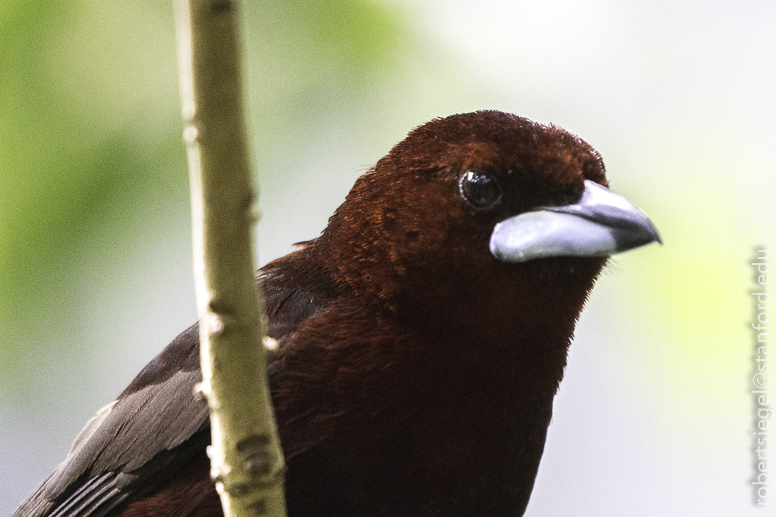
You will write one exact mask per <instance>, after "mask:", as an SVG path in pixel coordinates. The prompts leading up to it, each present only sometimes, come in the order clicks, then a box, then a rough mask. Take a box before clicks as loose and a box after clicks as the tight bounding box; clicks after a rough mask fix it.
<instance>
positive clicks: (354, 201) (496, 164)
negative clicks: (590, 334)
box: [319, 111, 659, 342]
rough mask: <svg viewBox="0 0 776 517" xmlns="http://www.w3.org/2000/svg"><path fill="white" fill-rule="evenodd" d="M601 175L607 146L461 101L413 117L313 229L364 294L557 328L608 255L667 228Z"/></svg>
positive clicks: (469, 319) (454, 317)
mask: <svg viewBox="0 0 776 517" xmlns="http://www.w3.org/2000/svg"><path fill="white" fill-rule="evenodd" d="M607 186H608V181H607V178H606V173H605V170H604V165H603V161H602V159H601V156H600V155H599V154H598V153H597V152H596V151H595V150H594V149H593V148H592V147H591V146H590V145H589V144H587V143H586V142H584V141H583V140H581V139H579V138H577V137H576V136H574V135H572V134H570V133H568V132H566V131H564V130H563V129H560V128H558V127H555V126H551V125H549V126H547V125H541V124H537V123H535V122H532V121H530V120H527V119H525V118H521V117H518V116H515V115H510V114H506V113H502V112H497V111H478V112H475V113H467V114H462V115H454V116H451V117H447V118H443V119H435V120H433V121H431V122H429V123H427V124H425V125H423V126H420V127H418V128H417V129H415V130H414V131H412V132H411V133H410V134H409V135H408V136H407V138H406V139H405V140H403V141H402V142H400V143H399V144H397V145H396V146H395V147H394V148H393V149H392V150H391V152H390V153H389V154H388V155H387V156H385V157H384V158H382V159H381V160H380V161H379V162H378V163H377V165H376V166H375V167H374V168H373V169H372V170H370V171H369V172H368V173H366V174H365V175H364V176H362V177H361V178H359V179H358V181H357V182H356V184H355V185H354V187H353V189H352V190H351V191H350V194H349V195H348V197H347V199H346V201H345V203H343V205H342V206H340V208H339V209H338V210H337V211H336V213H335V214H334V215H333V216H332V218H331V219H330V221H329V226H328V228H327V229H326V231H325V232H324V234H323V235H322V238H321V239H319V241H320V245H321V247H322V248H323V249H325V250H326V253H327V255H328V256H329V257H330V264H333V265H334V270H333V271H332V276H333V277H334V279H335V281H336V282H337V283H338V284H340V285H344V286H347V289H348V290H350V291H351V292H352V293H354V294H355V295H356V296H358V297H360V298H362V300H363V303H377V304H380V305H381V306H382V307H384V308H385V309H387V310H390V311H394V312H397V313H400V314H401V313H405V314H415V315H418V314H420V315H424V314H425V315H432V314H433V315H435V317H437V318H441V319H442V320H444V321H440V325H442V326H445V327H447V328H449V327H450V326H451V325H452V326H453V327H459V326H463V327H466V326H467V325H468V326H469V328H476V329H477V330H476V331H477V332H478V334H483V333H485V334H487V333H488V332H491V330H487V329H483V327H489V328H490V327H494V326H495V327H498V326H499V325H496V320H497V319H499V318H512V319H513V320H517V319H519V320H520V321H521V322H522V323H515V325H518V326H519V325H522V327H521V331H523V332H525V331H526V329H528V330H530V328H531V321H546V320H547V318H550V317H552V318H556V319H558V322H559V324H560V325H561V326H562V327H564V328H562V329H559V331H560V334H559V335H562V333H563V332H566V331H567V330H568V328H567V327H568V325H571V328H572V330H573V325H574V323H575V321H576V318H577V317H578V314H579V312H580V310H581V308H582V305H583V304H584V301H585V299H586V296H587V294H588V292H589V290H590V289H591V288H592V285H593V282H594V281H595V278H596V277H597V275H598V274H599V272H600V271H601V269H602V267H603V266H604V264H605V262H606V260H607V257H608V256H610V255H612V254H614V253H618V252H621V251H625V250H628V249H631V248H634V247H636V246H641V245H643V244H647V243H650V242H653V241H658V242H659V237H658V234H657V231H656V230H655V228H654V226H653V225H652V223H651V222H650V221H649V219H648V218H647V217H646V215H645V214H644V213H643V212H641V211H640V210H639V209H638V208H636V207H635V206H633V205H632V204H631V203H630V202H628V201H627V200H625V199H624V198H623V197H621V196H618V195H617V194H614V193H613V192H611V191H610V190H608V188H607ZM550 315H552V316H550ZM561 320H562V321H561ZM485 321H487V323H486V324H483V322H485ZM507 321H508V320H507ZM553 321H554V320H553ZM504 326H505V325H504V324H502V325H500V327H504ZM506 326H509V325H508V324H507V325H506ZM514 330H515V329H512V331H514ZM491 333H492V335H491V336H489V338H490V339H491V340H495V341H497V342H498V341H501V340H504V339H508V337H507V334H504V335H502V333H501V332H500V331H499V330H498V329H495V330H493V331H492V332H491ZM511 334H513V332H512V333H511ZM511 334H510V335H511ZM566 335H570V332H567V333H566Z"/></svg>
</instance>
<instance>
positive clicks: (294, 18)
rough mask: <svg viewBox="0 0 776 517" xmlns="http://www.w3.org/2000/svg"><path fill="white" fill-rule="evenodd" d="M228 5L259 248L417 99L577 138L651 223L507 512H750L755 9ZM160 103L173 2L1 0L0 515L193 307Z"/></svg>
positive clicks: (769, 37)
mask: <svg viewBox="0 0 776 517" xmlns="http://www.w3.org/2000/svg"><path fill="white" fill-rule="evenodd" d="M245 14H246V16H245V22H246V34H247V42H248V44H247V52H246V54H247V61H248V63H249V73H248V78H247V82H248V87H249V93H250V120H251V125H252V129H251V130H252V133H253V134H252V141H253V142H254V146H255V163H256V170H257V179H258V181H259V182H260V185H261V198H260V206H261V210H262V212H263V214H264V217H263V220H262V222H261V224H260V225H259V227H258V230H257V236H258V239H257V241H258V242H257V249H258V257H259V262H260V263H261V264H263V263H266V262H267V261H269V260H271V259H273V258H275V257H278V256H280V255H283V254H285V253H287V252H288V251H289V250H290V249H291V244H292V243H294V242H297V241H301V240H305V239H310V238H313V237H315V236H316V235H317V234H318V233H319V232H320V231H321V230H322V229H323V228H324V226H325V225H326V220H327V217H328V216H329V215H330V214H331V213H332V212H333V210H334V209H335V208H336V207H337V206H338V205H339V203H341V202H342V200H343V199H344V197H345V195H346V194H347V192H348V189H349V187H350V185H352V183H353V181H354V180H355V178H356V177H357V176H358V175H359V174H361V173H362V172H363V171H365V170H366V169H367V168H368V167H369V166H371V165H372V164H373V163H374V162H375V161H376V160H377V159H379V158H380V157H381V156H382V155H383V154H385V153H386V152H387V151H388V150H389V149H390V147H391V146H392V145H393V144H394V143H396V142H398V141H399V140H401V139H402V138H403V136H404V135H405V134H406V133H407V131H408V130H410V129H411V128H413V127H414V126H417V125H419V124H422V123H423V122H426V121H428V120H429V119H431V118H433V117H438V116H445V115H449V114H452V113H459V112H466V111H473V110H476V109H485V108H487V109H500V110H504V111H509V112H514V113H517V114H519V115H523V116H526V117H528V118H531V119H534V120H537V121H540V122H552V123H555V124H558V125H560V126H562V127H564V128H566V129H568V130H570V131H572V132H574V133H577V134H579V135H580V136H581V137H582V138H584V139H585V140H587V141H588V142H590V143H591V144H592V145H593V146H594V147H596V148H597V149H598V150H599V151H600V152H601V153H602V155H603V156H604V159H605V162H606V164H607V168H608V171H609V176H610V178H611V180H612V188H613V189H614V190H615V191H617V192H618V193H621V194H623V195H625V196H626V197H628V198H629V199H630V200H631V201H633V202H634V203H635V204H637V205H638V206H640V207H641V208H643V209H644V210H645V211H646V212H647V213H648V214H649V215H650V216H651V217H652V219H653V221H654V222H655V223H656V224H657V226H658V228H659V229H660V231H661V233H662V236H663V238H664V242H665V245H664V246H663V247H658V246H655V245H653V246H650V247H648V248H645V249H643V250H639V251H637V252H633V253H628V254H624V255H621V256H618V257H617V259H616V260H615V261H613V263H612V265H611V266H610V267H609V269H608V270H607V273H606V274H605V275H604V276H603V277H602V278H601V280H600V281H599V284H598V286H597V288H596V290H595V292H594V294H593V296H592V298H591V300H590V303H589V305H588V308H587V310H586V312H585V313H584V315H583V317H582V320H581V322H580V325H579V327H578V330H577V338H576V342H575V343H574V346H573V347H572V351H571V356H570V361H569V367H568V369H567V375H566V379H565V381H564V383H563V385H562V387H561V390H560V393H559V395H558V398H557V401H556V406H555V417H554V421H553V424H552V425H551V427H550V433H549V438H548V444H547V448H546V453H545V456H544V459H543V462H542V466H541V468H540V473H539V478H538V480H537V484H536V488H535V490H534V494H533V497H532V499H531V503H530V505H529V509H528V513H527V515H528V516H533V517H539V516H562V515H574V516H588V515H589V516H600V515H633V516H654V515H681V516H685V515H703V516H730V515H737V516H741V515H748V514H749V513H750V512H751V513H752V514H753V515H754V512H756V511H757V510H756V509H755V507H754V506H752V501H753V491H752V490H751V485H750V484H749V483H750V481H751V478H752V475H753V472H754V470H753V463H754V460H753V455H752V450H751V447H752V444H753V442H752V440H751V438H752V432H753V431H754V411H753V400H752V396H751V395H750V394H749V391H750V390H751V389H752V388H751V387H750V386H751V376H752V373H753V365H754V362H753V359H752V355H753V352H754V344H753V339H754V338H753V333H752V331H751V330H748V328H749V324H750V323H751V322H752V321H754V320H753V318H754V316H753V314H754V305H753V303H752V297H751V296H750V295H749V293H750V292H751V291H752V290H754V280H753V277H754V272H753V268H752V267H751V266H750V265H749V264H750V263H751V262H753V261H754V260H753V258H754V252H755V249H757V248H759V249H763V248H766V249H769V250H770V251H771V252H774V251H776V248H774V245H776V239H775V237H776V231H775V230H774V221H776V208H774V205H775V203H774V194H776V180H775V179H774V178H775V177H776V175H774V172H775V171H774V167H776V145H774V138H775V137H776V101H774V91H776V68H775V67H774V65H773V63H774V57H776V31H774V29H773V27H774V24H775V22H776V4H774V3H773V2H772V1H769V0H752V1H747V2H737V3H734V2H730V1H720V0H704V1H700V0H697V1H693V0H672V1H670V2H668V1H646V0H632V1H625V2H623V1H616V0H582V1H573V0H550V1H547V0H545V1H542V0H526V1H521V2H514V1H504V0H502V1H496V0H480V1H479V2H476V5H475V3H474V2H460V1H450V0H447V1H442V0H416V1H414V2H410V1H409V0H403V1H402V0H383V1H362V0H334V1H332V2H312V1H301V0H292V1H288V0H287V1H284V2H281V1H249V2H247V8H246V13H245ZM179 111H180V108H179V98H178V86H177V68H176V49H175V37H174V26H173V19H172V6H171V5H170V3H169V2H152V1H147V0H145V1H135V2H119V1H115V0H114V1H102V2H88V1H84V0H81V1H78V0H61V1H57V0H54V1H49V2H31V1H28V0H26V1H22V0H3V2H2V3H0V514H2V515H7V514H9V513H10V512H11V511H12V510H13V509H14V508H15V507H16V505H18V504H19V503H20V502H21V500H22V499H23V498H24V497H25V496H26V495H28V493H29V492H31V491H32V490H33V489H34V488H35V486H36V485H37V484H38V483H39V482H40V481H41V480H42V479H43V478H44V477H45V476H46V475H48V473H49V472H50V471H51V469H52V468H53V467H54V466H55V465H56V464H57V463H58V462H59V461H60V460H61V459H62V458H64V456H65V454H66V452H67V449H68V447H69V444H70V442H71V440H72V439H73V438H74V436H75V435H76V433H77V432H78V430H79V429H80V428H81V426H82V425H83V423H84V422H85V421H86V420H87V419H88V418H89V417H90V416H91V415H92V414H93V413H94V412H95V411H96V410H97V409H98V408H99V407H101V406H102V405H104V404H106V403H108V402H110V401H111V400H113V398H114V397H115V396H116V395H117V394H118V393H119V392H120V391H121V390H122V389H123V387H124V386H125V385H126V384H127V383H128V382H129V381H130V380H131V378H132V377H133V376H134V374H135V373H136V372H137V371H139V370H140V369H141V368H142V367H143V365H145V363H146V362H147V361H148V360H149V359H151V358H152V357H153V356H154V355H156V353H158V352H159V351H160V350H161V349H162V348H163V346H164V345H165V344H166V343H168V342H169V341H170V340H171V339H172V338H174V337H175V336H176V335H177V333H178V332H180V331H181V330H183V329H185V328H186V327H187V326H188V325H190V324H191V323H193V322H194V321H195V319H196V313H195V305H194V291H193V281H192V273H191V250H190V246H191V238H190V229H189V206H188V179H187V172H186V163H185V154H184V148H183V145H182V143H181V136H180V135H181V122H180V116H179ZM774 272H776V269H774ZM771 424H776V420H774V419H771ZM771 477H772V479H773V480H774V484H776V474H774V475H773V476H771ZM771 493H772V494H773V496H772V499H771V507H772V506H774V505H776V486H774V487H773V490H771ZM761 513H762V512H761Z"/></svg>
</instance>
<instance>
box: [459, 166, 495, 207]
mask: <svg viewBox="0 0 776 517" xmlns="http://www.w3.org/2000/svg"><path fill="white" fill-rule="evenodd" d="M458 190H459V192H460V193H461V196H463V198H464V199H465V200H466V201H468V202H469V204H470V205H472V206H473V207H474V208H475V209H477V210H485V209H488V208H493V207H494V206H495V205H496V204H497V203H498V202H499V201H501V186H500V185H499V184H498V181H497V180H496V178H494V177H493V176H488V175H487V174H484V173H482V172H480V171H478V170H469V171H466V172H464V173H463V176H461V180H460V181H459V182H458Z"/></svg>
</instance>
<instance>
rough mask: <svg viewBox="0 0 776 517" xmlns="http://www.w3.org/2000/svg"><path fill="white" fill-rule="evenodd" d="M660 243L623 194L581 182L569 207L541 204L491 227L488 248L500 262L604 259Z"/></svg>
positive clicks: (649, 226)
mask: <svg viewBox="0 0 776 517" xmlns="http://www.w3.org/2000/svg"><path fill="white" fill-rule="evenodd" d="M650 242H658V243H660V242H661V241H660V236H659V235H658V233H657V229H655V226H654V225H653V224H652V222H651V221H650V220H649V218H648V217H647V215H646V214H645V213H644V212H642V211H641V210H639V209H638V208H636V207H635V206H634V205H633V204H632V203H631V202H630V201H628V200H627V199H625V198H624V197H622V196H620V195H617V194H615V193H614V192H612V191H611V190H609V189H607V188H605V187H602V186H601V185H599V184H598V183H595V182H593V181H590V180H585V191H584V192H583V194H582V199H580V200H579V202H578V203H575V204H573V205H564V206H543V207H539V208H537V209H536V210H534V211H531V212H526V213H523V214H520V215H516V216H514V217H510V218H509V219H505V220H504V221H501V222H500V223H498V224H497V225H496V227H495V228H494V229H493V234H491V236H490V252H491V253H493V256H494V257H496V258H497V259H498V260H501V261H502V262H527V261H529V260H533V259H536V258H546V257H605V256H608V255H613V254H615V253H619V252H621V251H626V250H629V249H631V248H635V247H637V246H643V245H644V244H649V243H650Z"/></svg>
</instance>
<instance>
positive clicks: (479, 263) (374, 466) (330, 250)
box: [15, 111, 659, 517]
mask: <svg viewBox="0 0 776 517" xmlns="http://www.w3.org/2000/svg"><path fill="white" fill-rule="evenodd" d="M606 187H607V179H606V175H605V172H604V165H603V162H602V160H601V157H600V156H599V154H598V153H597V152H596V151H595V150H594V149H593V148H592V147H591V146H590V145H588V144H587V143H585V142H584V141H582V140H580V139H579V138H577V137H576V136H574V135H571V134H569V133H567V132H566V131H564V130H562V129H560V128H557V127H554V126H545V125H540V124H537V123H534V122H531V121H529V120H526V119H524V118H520V117H517V116H515V115H509V114H506V113H501V112H497V111H480V112H476V113H468V114H464V115H455V116H451V117H448V118H444V119H436V120H433V121H431V122H429V123H428V124H426V125H424V126H421V127H419V128H417V129H415V130H414V131H412V132H411V133H410V134H409V136H408V137H407V138H406V139H405V140H404V141H402V142H401V143H399V144H398V145H396V146H395V147H394V148H393V149H392V150H391V152H390V153H389V154H388V155H387V156H386V157H384V158H382V159H381V160H380V161H379V162H377V165H376V166H375V167H374V168H373V169H372V170H370V171H369V172H367V173H366V174H365V175H364V176H362V177H361V178H359V179H358V180H357V181H356V184H355V186H354V187H353V189H352V190H351V191H350V194H349V195H348V197H347V199H346V200H345V202H344V203H343V204H342V206H340V207H339V208H338V209H337V211H336V212H335V213H334V215H333V216H332V217H331V219H330V220H329V225H328V227H327V228H326V229H325V230H324V231H323V233H322V234H321V235H320V237H318V238H317V239H315V240H312V241H309V242H305V243H303V244H301V246H300V248H299V249H298V250H296V251H294V252H293V253H291V254H289V255H287V256H285V257H283V258H281V259H278V260H276V261H274V262H272V263H270V264H269V265H267V266H266V267H264V268H263V269H262V270H261V274H260V278H259V281H260V283H261V287H262V289H263V291H264V295H265V296H266V300H267V314H268V316H269V335H270V336H271V337H273V338H275V339H276V340H278V342H279V347H278V350H277V351H276V352H274V353H273V354H272V356H271V358H270V366H269V374H270V382H271V387H272V396H273V401H274V404H275V408H276V414H277V419H278V424H279V427H280V435H281V439H282V443H283V449H284V452H285V454H286V458H287V464H288V471H287V476H286V485H287V499H288V513H289V515H290V516H291V517H312V516H316V517H345V516H366V517H371V516H391V517H396V516H403V517H412V516H424V517H428V516H466V517H471V516H478V515H483V516H484V515H487V516H490V517H498V516H510V517H514V516H516V515H522V514H523V512H524V510H525V507H526V505H527V504H528V498H529V496H530V494H531V489H532V487H533V483H534V478H535V476H536V471H537V468H538V467H539V460H540V458H541V455H542V450H543V448H544V441H545V436H546V433H547V426H548V425H549V423H550V416H551V414H552V401H553V397H554V395H555V392H556V390H557V389H558V385H559V383H560V381H561V378H562V377H563V370H564V368H565V366H566V355H567V349H568V346H569V344H570V342H571V338H572V335H573V333H574V326H575V324H576V321H577V318H578V317H579V314H580V311H581V310H582V307H583V306H584V304H585V300H586V299H587V297H588V294H589V293H590V290H591V288H592V287H593V283H594V282H595V279H596V277H597V276H598V274H599V273H600V272H601V269H602V268H603V267H604V264H605V263H606V261H607V257H608V256H609V255H612V254H614V253H617V252H620V251H625V250H628V249H631V248H634V247H637V246H641V245H643V244H647V243H650V242H653V241H658V242H659V237H658V234H657V231H656V230H655V228H654V227H653V226H652V224H651V223H650V221H649V219H647V217H646V216H645V215H644V213H643V212H641V211H640V210H639V209H637V208H636V207H634V206H633V205H632V204H631V203H629V202H628V201H626V200H625V199H624V198H622V197H620V196H618V195H617V194H614V193H612V192H611V191H609V190H608V189H607V188H606ZM200 378H201V374H200V371H199V343H198V331H197V326H196V325H194V326H193V327H191V328H190V329H188V330H187V331H185V332H184V333H183V334H181V335H180V336H178V337H177V338H176V339H175V341H173V342H172V343H171V344H170V345H169V346H168V347H167V348H166V349H165V350H164V351H163V352H162V353H161V354H160V355H159V356H158V357H156V358H155V359H154V360H153V361H151V363H150V364H148V366H146V367H145V368H144V369H143V371H141V372H140V374H139V375H138V376H137V377H136V378H135V379H134V380H133V381H132V383H131V384H130V385H129V386H128V387H127V389H126V390H124V392H123V393H122V394H121V395H119V397H118V399H117V400H116V401H115V402H113V403H112V404H110V405H108V406H106V407H105V408H103V409H101V410H100V411H99V412H98V414H97V415H96V416H95V417H94V418H93V419H92V420H90V421H89V423H87V425H86V427H85V428H84V430H83V431H82V432H81V434H79V436H78V437H77V438H76V440H75V442H74V444H73V447H72V449H71V451H70V453H69V454H68V456H67V458H65V460H64V461H63V462H62V464H60V465H59V467H57V469H56V470H55V471H54V473H52V474H51V476H50V477H49V478H48V479H47V480H46V481H45V482H44V483H43V484H42V485H41V486H40V488H38V490H37V491H36V492H35V493H34V494H33V495H32V496H30V498H29V499H28V500H27V501H25V502H24V504H23V505H22V506H21V507H20V508H19V510H18V511H17V512H16V514H15V515H16V516H25V517H27V516H70V517H72V516H79V517H80V516H124V517H135V516H165V517H184V516H186V517H194V516H199V517H206V516H207V517H209V516H220V515H222V513H221V508H220V504H219V500H218V497H217V495H216V492H215V489H214V487H213V484H212V482H211V481H210V479H209V475H208V470H209V466H208V460H207V457H206V455H205V447H206V446H207V444H208V443H209V440H210V435H209V433H210V429H209V426H210V424H209V421H208V411H207V407H206V405H205V403H204V402H202V401H201V400H199V399H198V398H197V397H195V396H194V394H193V393H192V389H193V387H194V385H195V384H196V383H197V382H199V381H200Z"/></svg>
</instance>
